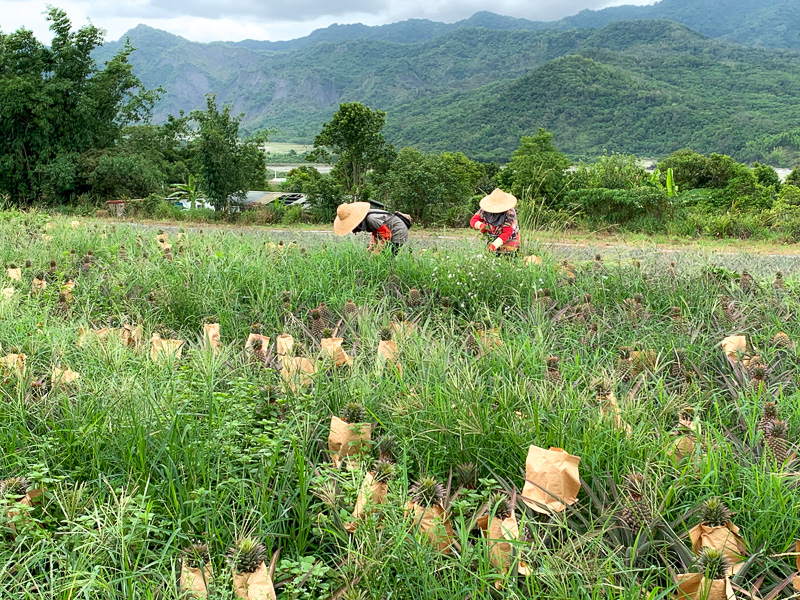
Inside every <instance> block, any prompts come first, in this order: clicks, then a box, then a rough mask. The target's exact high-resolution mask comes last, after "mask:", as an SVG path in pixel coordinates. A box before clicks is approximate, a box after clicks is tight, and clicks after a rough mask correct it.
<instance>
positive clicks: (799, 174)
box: [784, 165, 800, 187]
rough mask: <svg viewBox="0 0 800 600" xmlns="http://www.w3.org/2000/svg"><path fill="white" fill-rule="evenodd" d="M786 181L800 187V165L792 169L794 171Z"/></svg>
mask: <svg viewBox="0 0 800 600" xmlns="http://www.w3.org/2000/svg"><path fill="white" fill-rule="evenodd" d="M784 183H787V184H789V185H793V186H795V187H800V165H798V166H796V167H795V168H794V169H792V172H791V173H789V175H788V176H787V177H786V181H785V182H784Z"/></svg>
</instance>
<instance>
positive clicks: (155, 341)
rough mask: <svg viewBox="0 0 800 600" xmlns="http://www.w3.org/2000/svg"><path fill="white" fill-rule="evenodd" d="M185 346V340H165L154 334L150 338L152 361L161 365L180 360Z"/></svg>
mask: <svg viewBox="0 0 800 600" xmlns="http://www.w3.org/2000/svg"><path fill="white" fill-rule="evenodd" d="M183 344H184V342H183V340H170V339H164V338H162V337H161V336H160V335H158V334H157V333H154V334H153V336H152V337H151V338H150V360H152V361H153V362H160V363H164V362H167V361H176V360H180V358H181V354H182V353H183Z"/></svg>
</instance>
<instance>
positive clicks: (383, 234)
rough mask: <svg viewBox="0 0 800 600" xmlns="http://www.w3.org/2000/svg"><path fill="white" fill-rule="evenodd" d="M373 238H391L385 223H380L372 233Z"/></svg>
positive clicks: (390, 232)
mask: <svg viewBox="0 0 800 600" xmlns="http://www.w3.org/2000/svg"><path fill="white" fill-rule="evenodd" d="M372 237H373V238H382V239H384V240H391V239H392V231H391V229H389V228H388V227H387V226H386V225H381V226H380V227H378V228H377V229H376V230H375V232H374V233H373V234H372Z"/></svg>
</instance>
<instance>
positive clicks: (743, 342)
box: [720, 335, 747, 362]
mask: <svg viewBox="0 0 800 600" xmlns="http://www.w3.org/2000/svg"><path fill="white" fill-rule="evenodd" d="M720 346H722V350H723V351H724V352H725V354H726V355H727V357H728V358H730V359H731V360H734V361H737V362H738V361H739V360H740V359H741V357H743V356H747V338H746V337H745V336H743V335H732V336H730V337H726V338H725V339H724V340H722V341H721V342H720Z"/></svg>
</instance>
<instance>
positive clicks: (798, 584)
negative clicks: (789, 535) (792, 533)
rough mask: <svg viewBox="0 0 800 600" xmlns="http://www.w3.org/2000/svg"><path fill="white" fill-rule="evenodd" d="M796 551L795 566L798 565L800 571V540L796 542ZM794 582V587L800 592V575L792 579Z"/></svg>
mask: <svg viewBox="0 0 800 600" xmlns="http://www.w3.org/2000/svg"><path fill="white" fill-rule="evenodd" d="M794 552H795V557H794V561H795V566H796V567H797V570H798V571H800V540H797V541H796V542H795V543H794ZM792 584H793V585H794V589H796V590H797V591H798V592H800V577H795V578H794V580H793V581H792Z"/></svg>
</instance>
